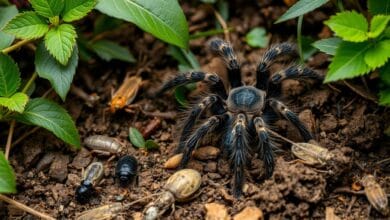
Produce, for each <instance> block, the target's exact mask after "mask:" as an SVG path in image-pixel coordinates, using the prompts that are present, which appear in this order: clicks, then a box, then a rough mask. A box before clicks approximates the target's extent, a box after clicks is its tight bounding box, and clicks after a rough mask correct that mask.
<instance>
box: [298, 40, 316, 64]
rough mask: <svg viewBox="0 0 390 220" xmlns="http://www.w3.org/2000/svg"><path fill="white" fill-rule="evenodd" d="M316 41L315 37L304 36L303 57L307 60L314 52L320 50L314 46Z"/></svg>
mask: <svg viewBox="0 0 390 220" xmlns="http://www.w3.org/2000/svg"><path fill="white" fill-rule="evenodd" d="M313 42H314V39H313V38H312V37H310V36H302V53H303V59H304V60H307V59H309V58H310V57H311V56H313V54H315V53H316V52H317V51H318V50H317V48H315V47H313V46H312V43H313Z"/></svg>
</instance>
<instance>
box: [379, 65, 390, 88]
mask: <svg viewBox="0 0 390 220" xmlns="http://www.w3.org/2000/svg"><path fill="white" fill-rule="evenodd" d="M379 76H380V78H381V81H382V82H383V83H384V84H386V85H387V86H388V87H390V62H387V63H386V64H385V65H384V66H383V67H381V68H380V69H379Z"/></svg>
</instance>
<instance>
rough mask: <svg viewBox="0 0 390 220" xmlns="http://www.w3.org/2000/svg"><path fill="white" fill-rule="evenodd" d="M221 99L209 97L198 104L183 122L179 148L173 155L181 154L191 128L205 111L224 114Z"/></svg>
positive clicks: (214, 96)
mask: <svg viewBox="0 0 390 220" xmlns="http://www.w3.org/2000/svg"><path fill="white" fill-rule="evenodd" d="M222 102H223V101H222V99H221V98H220V97H219V96H217V95H211V96H207V97H205V98H204V99H203V100H202V101H201V102H200V103H198V104H197V105H196V106H195V107H194V108H193V109H192V111H191V113H190V114H189V115H188V117H187V119H186V120H185V122H184V127H183V130H182V132H181V136H180V140H179V146H178V147H177V148H176V150H175V153H176V154H177V153H182V152H183V149H184V147H185V145H186V141H187V139H188V137H189V136H190V134H191V131H192V128H193V127H194V125H195V124H196V121H197V120H198V118H199V116H201V115H202V114H203V113H204V111H205V110H207V109H208V108H210V109H211V111H212V114H223V113H225V112H226V110H225V107H224V106H223V103H222Z"/></svg>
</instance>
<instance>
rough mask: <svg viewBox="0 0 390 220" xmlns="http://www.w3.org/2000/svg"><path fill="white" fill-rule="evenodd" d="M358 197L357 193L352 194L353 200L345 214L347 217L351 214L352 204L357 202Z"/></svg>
mask: <svg viewBox="0 0 390 220" xmlns="http://www.w3.org/2000/svg"><path fill="white" fill-rule="evenodd" d="M356 199H357V196H356V195H354V196H352V199H351V202H350V203H349V206H348V209H347V211H346V212H345V215H344V216H345V217H347V216H348V215H349V213H350V212H351V209H352V206H353V204H355V202H356Z"/></svg>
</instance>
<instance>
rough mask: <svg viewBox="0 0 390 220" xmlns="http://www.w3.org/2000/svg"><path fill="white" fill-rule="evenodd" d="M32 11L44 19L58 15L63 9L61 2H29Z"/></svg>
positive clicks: (47, 0)
mask: <svg viewBox="0 0 390 220" xmlns="http://www.w3.org/2000/svg"><path fill="white" fill-rule="evenodd" d="M30 4H31V6H32V7H33V8H34V10H35V11H36V12H37V13H38V14H40V15H42V16H43V17H46V18H51V17H54V16H58V15H60V13H61V11H62V8H63V7H64V1H63V0H30Z"/></svg>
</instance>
